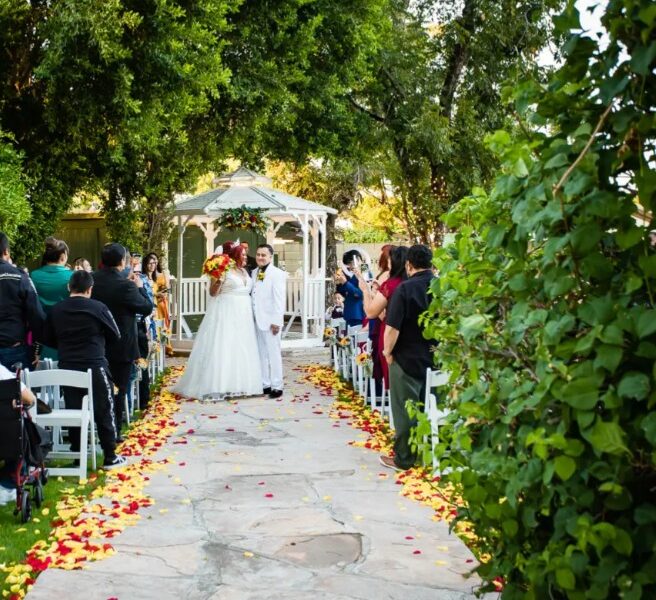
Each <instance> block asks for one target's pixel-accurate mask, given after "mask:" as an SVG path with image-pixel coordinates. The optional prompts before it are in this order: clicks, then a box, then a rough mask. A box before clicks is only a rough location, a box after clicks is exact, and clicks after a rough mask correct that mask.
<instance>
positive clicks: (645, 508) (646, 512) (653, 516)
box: [633, 504, 656, 525]
mask: <svg viewBox="0 0 656 600" xmlns="http://www.w3.org/2000/svg"><path fill="white" fill-rule="evenodd" d="M633 520H634V521H635V522H636V523H637V524H638V525H648V524H649V523H656V506H654V505H653V504H641V505H640V506H638V507H637V508H636V509H635V510H634V511H633Z"/></svg>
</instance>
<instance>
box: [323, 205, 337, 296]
mask: <svg viewBox="0 0 656 600" xmlns="http://www.w3.org/2000/svg"><path fill="white" fill-rule="evenodd" d="M338 264H339V261H338V257H337V239H336V238H335V215H328V219H327V221H326V277H327V279H328V281H326V307H328V306H332V304H333V296H334V295H335V280H334V278H333V275H334V273H335V271H337V266H338Z"/></svg>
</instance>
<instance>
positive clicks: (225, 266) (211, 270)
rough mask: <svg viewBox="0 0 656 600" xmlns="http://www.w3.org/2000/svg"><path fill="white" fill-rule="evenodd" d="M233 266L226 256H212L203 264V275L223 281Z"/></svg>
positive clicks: (233, 262) (233, 263)
mask: <svg viewBox="0 0 656 600" xmlns="http://www.w3.org/2000/svg"><path fill="white" fill-rule="evenodd" d="M234 265H235V261H234V260H232V259H231V258H230V257H229V256H228V255H227V254H213V255H212V256H210V257H209V258H208V259H207V260H206V261H205V262H204V263H203V275H209V276H210V277H211V278H212V279H218V280H219V281H223V280H224V279H225V276H226V273H227V272H228V271H229V270H230V269H231V268H232V267H233V266H234Z"/></svg>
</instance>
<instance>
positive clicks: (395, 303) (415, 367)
mask: <svg viewBox="0 0 656 600" xmlns="http://www.w3.org/2000/svg"><path fill="white" fill-rule="evenodd" d="M432 258H433V256H432V253H431V251H430V248H428V247H426V246H422V245H416V246H412V247H411V248H410V249H409V250H408V257H407V261H406V271H407V273H408V280H407V281H404V282H403V283H402V284H401V285H399V287H398V288H396V290H395V292H394V294H393V295H392V298H391V299H390V303H389V306H388V308H387V317H386V321H385V322H386V326H385V339H384V348H383V355H384V356H385V359H386V360H387V363H388V364H389V379H390V404H391V408H392V416H393V417H394V458H391V457H389V456H381V457H380V462H381V463H382V464H383V465H384V466H386V467H389V468H392V469H397V470H406V469H410V468H411V467H413V466H414V465H415V463H416V462H417V456H416V455H415V453H414V452H413V451H412V449H411V448H410V430H411V429H412V427H414V426H416V424H417V423H416V421H415V420H411V419H410V417H409V415H408V412H407V410H406V408H405V404H406V402H407V401H408V400H411V401H412V402H414V403H418V402H423V399H424V394H425V391H426V369H427V368H430V367H431V366H432V365H433V356H432V353H431V349H430V342H429V341H428V340H427V339H425V338H424V336H423V334H422V331H421V328H420V327H419V316H420V315H421V314H422V313H424V312H425V311H426V310H427V309H428V305H429V304H430V299H429V297H428V292H429V290H430V285H431V282H432V280H433V272H432V270H431V262H432Z"/></svg>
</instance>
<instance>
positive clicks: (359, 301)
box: [335, 250, 364, 326]
mask: <svg viewBox="0 0 656 600" xmlns="http://www.w3.org/2000/svg"><path fill="white" fill-rule="evenodd" d="M342 263H343V267H342V268H341V269H338V270H337V273H336V274H335V283H336V284H337V287H336V291H337V292H338V293H340V294H341V295H342V296H343V297H344V320H345V321H346V324H347V325H349V326H353V325H361V324H362V321H363V319H364V305H363V296H362V291H361V290H360V287H359V285H358V278H357V277H356V275H355V270H356V269H360V268H361V265H362V255H361V254H360V253H359V252H358V251H357V250H348V251H347V252H345V253H344V256H343V257H342Z"/></svg>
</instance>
